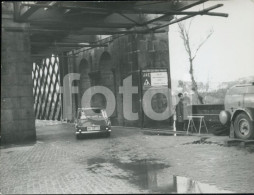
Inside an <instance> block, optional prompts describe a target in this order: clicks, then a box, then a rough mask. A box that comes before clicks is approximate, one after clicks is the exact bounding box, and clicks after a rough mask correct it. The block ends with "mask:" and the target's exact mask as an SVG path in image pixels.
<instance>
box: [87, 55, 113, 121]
mask: <svg viewBox="0 0 254 195" xmlns="http://www.w3.org/2000/svg"><path fill="white" fill-rule="evenodd" d="M99 68H100V75H99V78H98V77H97V78H96V81H95V83H96V85H101V86H104V87H107V88H108V89H110V90H111V91H112V93H113V94H115V73H114V69H113V63H112V58H111V55H110V54H109V53H108V52H103V53H102V55H101V57H100V60H99ZM92 102H93V105H94V106H99V107H104V108H105V107H106V105H107V102H106V99H105V97H104V95H102V94H95V95H94V96H93V98H92ZM114 116H116V112H114V113H113V114H112V117H114Z"/></svg>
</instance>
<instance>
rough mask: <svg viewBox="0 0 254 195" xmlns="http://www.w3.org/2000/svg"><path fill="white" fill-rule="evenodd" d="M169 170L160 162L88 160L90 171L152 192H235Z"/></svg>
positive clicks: (151, 160) (154, 160)
mask: <svg viewBox="0 0 254 195" xmlns="http://www.w3.org/2000/svg"><path fill="white" fill-rule="evenodd" d="M168 167H170V166H169V165H166V164H163V163H161V162H158V161H156V159H149V160H147V159H144V160H133V159H132V160H129V161H127V160H125V161H124V162H122V161H120V160H118V159H110V160H106V159H103V158H93V159H89V160H88V170H90V171H91V172H93V173H96V174H103V175H104V176H107V177H114V178H118V179H124V180H127V181H128V182H130V183H132V184H134V185H136V186H138V187H139V188H140V189H142V190H148V192H149V193H232V192H230V191H226V190H221V189H218V188H217V187H216V186H214V185H209V184H205V183H201V182H197V181H195V180H192V179H190V178H187V177H182V176H176V175H170V174H168V171H165V169H166V168H168Z"/></svg>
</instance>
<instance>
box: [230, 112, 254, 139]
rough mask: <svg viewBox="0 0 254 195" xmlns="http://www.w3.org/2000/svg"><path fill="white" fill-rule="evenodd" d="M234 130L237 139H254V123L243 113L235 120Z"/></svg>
mask: <svg viewBox="0 0 254 195" xmlns="http://www.w3.org/2000/svg"><path fill="white" fill-rule="evenodd" d="M234 129H235V135H236V137H237V138H240V139H251V138H253V137H254V128H253V123H252V121H251V120H250V118H249V116H248V115H247V114H245V113H241V114H239V115H238V116H237V117H236V118H235V121H234Z"/></svg>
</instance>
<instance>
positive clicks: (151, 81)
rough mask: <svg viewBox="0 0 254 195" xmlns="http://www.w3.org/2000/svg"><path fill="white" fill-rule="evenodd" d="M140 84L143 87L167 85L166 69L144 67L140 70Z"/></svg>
mask: <svg viewBox="0 0 254 195" xmlns="http://www.w3.org/2000/svg"><path fill="white" fill-rule="evenodd" d="M142 85H143V89H148V88H150V87H162V86H165V87H167V86H168V71H167V69H146V70H142Z"/></svg>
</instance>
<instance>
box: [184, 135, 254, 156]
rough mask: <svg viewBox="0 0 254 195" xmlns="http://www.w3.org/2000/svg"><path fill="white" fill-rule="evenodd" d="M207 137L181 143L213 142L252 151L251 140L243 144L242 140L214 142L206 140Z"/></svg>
mask: <svg viewBox="0 0 254 195" xmlns="http://www.w3.org/2000/svg"><path fill="white" fill-rule="evenodd" d="M207 139H209V137H202V138H201V139H200V140H196V141H193V142H189V143H184V144H183V145H189V144H215V145H218V146H223V147H235V148H237V149H240V150H243V151H247V152H249V153H254V144H253V143H252V142H250V143H249V142H247V143H245V144H244V142H243V141H242V142H241V141H239V140H236V141H234V140H233V141H230V142H227V143H221V142H215V141H208V140H207Z"/></svg>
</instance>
